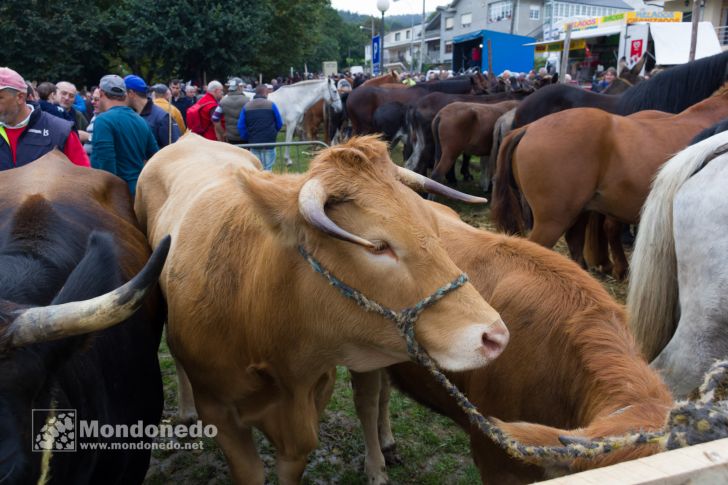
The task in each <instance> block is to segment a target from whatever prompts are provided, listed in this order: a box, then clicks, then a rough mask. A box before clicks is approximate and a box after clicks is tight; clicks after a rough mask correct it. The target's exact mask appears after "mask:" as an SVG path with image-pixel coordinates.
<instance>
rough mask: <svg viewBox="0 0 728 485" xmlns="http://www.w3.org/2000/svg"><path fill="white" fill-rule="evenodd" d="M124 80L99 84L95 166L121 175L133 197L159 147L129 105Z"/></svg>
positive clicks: (103, 80) (114, 78) (109, 78)
mask: <svg viewBox="0 0 728 485" xmlns="http://www.w3.org/2000/svg"><path fill="white" fill-rule="evenodd" d="M126 91H127V90H126V86H125V84H124V80H123V79H122V78H120V77H119V76H116V75H114V74H109V75H107V76H104V77H102V78H101V82H99V111H100V112H101V113H100V114H99V115H98V116H97V117H96V121H95V122H94V136H93V138H92V141H91V142H92V143H93V151H92V152H91V166H92V167H93V168H98V169H101V170H106V171H107V172H111V173H113V174H115V175H118V176H119V177H121V178H122V179H124V180H125V181H126V183H127V184H128V185H129V191H130V192H131V195H132V197H133V196H134V193H135V192H136V183H137V179H138V178H139V174H140V173H141V171H142V168H143V167H144V163H146V161H147V160H149V159H150V158H151V157H152V155H154V154H155V153H156V152H157V150H159V147H158V146H157V142H156V140H155V139H154V135H152V131H151V130H150V129H149V126H148V125H147V124H146V123H145V122H144V120H143V119H142V118H141V117H140V116H139V115H138V114H137V113H135V112H134V110H133V109H131V108H130V107H129V106H128V105H127V102H126Z"/></svg>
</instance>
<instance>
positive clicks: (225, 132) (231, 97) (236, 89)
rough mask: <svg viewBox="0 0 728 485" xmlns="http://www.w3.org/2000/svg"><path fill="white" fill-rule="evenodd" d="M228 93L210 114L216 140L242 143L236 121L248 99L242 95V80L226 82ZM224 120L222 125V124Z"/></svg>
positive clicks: (235, 79) (235, 78) (234, 79)
mask: <svg viewBox="0 0 728 485" xmlns="http://www.w3.org/2000/svg"><path fill="white" fill-rule="evenodd" d="M227 87H228V92H227V94H226V95H225V96H224V97H223V98H222V99H221V100H220V104H219V105H218V107H217V108H215V111H213V113H212V123H213V124H214V125H215V132H216V133H217V135H218V138H219V139H221V140H223V141H226V142H228V143H242V140H241V139H240V133H239V132H238V123H237V120H238V118H240V111H242V109H243V106H244V105H245V103H247V102H248V98H247V97H246V96H245V95H244V94H243V80H242V79H240V78H239V77H234V78H232V79H230V80H229V81H228V82H227ZM223 120H224V123H223Z"/></svg>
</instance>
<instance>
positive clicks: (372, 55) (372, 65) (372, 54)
mask: <svg viewBox="0 0 728 485" xmlns="http://www.w3.org/2000/svg"><path fill="white" fill-rule="evenodd" d="M367 28H368V27H366V26H364V25H360V26H359V29H361V30H364V29H367ZM373 41H374V16H372V27H371V37H370V38H369V50H371V48H372V42H373ZM369 73H370V74H371V75H372V76H373V75H374V52H371V56H370V57H369Z"/></svg>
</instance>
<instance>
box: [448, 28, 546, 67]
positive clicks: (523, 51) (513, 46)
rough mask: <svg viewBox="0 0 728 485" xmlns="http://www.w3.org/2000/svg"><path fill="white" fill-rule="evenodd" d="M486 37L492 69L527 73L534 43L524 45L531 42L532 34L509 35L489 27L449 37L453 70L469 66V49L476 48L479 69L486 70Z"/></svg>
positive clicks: (532, 56)
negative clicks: (479, 52)
mask: <svg viewBox="0 0 728 485" xmlns="http://www.w3.org/2000/svg"><path fill="white" fill-rule="evenodd" d="M488 40H490V42H491V46H492V48H493V71H494V73H495V74H500V73H501V72H503V71H505V70H506V69H508V70H510V71H513V72H528V71H530V70H531V69H533V58H534V46H532V45H530V46H529V45H524V44H530V43H532V42H535V41H536V39H534V38H533V37H526V36H524V35H511V34H504V33H502V32H495V31H493V30H477V31H475V32H469V33H467V34H463V35H459V36H457V37H455V38H453V40H452V43H453V51H452V64H453V67H452V69H453V71H459V70H460V69H461V68H466V69H467V68H468V67H470V66H471V65H472V64H473V62H472V51H473V49H480V45H481V44H482V45H483V47H482V49H481V52H482V55H481V60H480V68H481V70H483V71H484V70H487V69H488Z"/></svg>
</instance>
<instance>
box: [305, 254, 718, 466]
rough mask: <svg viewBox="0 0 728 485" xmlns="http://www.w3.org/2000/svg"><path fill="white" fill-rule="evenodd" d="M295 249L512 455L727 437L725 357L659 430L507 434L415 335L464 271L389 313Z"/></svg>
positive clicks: (536, 456) (548, 455) (540, 458)
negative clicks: (400, 341) (551, 436)
mask: <svg viewBox="0 0 728 485" xmlns="http://www.w3.org/2000/svg"><path fill="white" fill-rule="evenodd" d="M298 251H299V253H300V254H301V255H302V256H303V258H304V259H306V261H308V263H309V264H310V265H311V267H312V268H313V269H314V271H316V272H317V273H320V274H321V275H323V276H324V277H325V278H326V279H327V280H328V281H329V284H330V285H331V286H333V287H335V288H336V289H337V290H338V291H339V292H340V293H341V294H342V295H344V296H345V297H347V298H349V299H352V300H354V301H355V302H356V303H357V304H358V305H359V306H361V307H362V308H364V309H365V310H366V311H370V312H375V313H378V314H379V315H381V316H383V317H385V318H387V319H389V320H392V321H394V322H395V323H396V325H397V330H398V331H399V333H400V335H402V337H403V338H404V339H405V342H406V344H407V352H408V353H409V354H410V357H411V358H412V359H413V360H414V361H415V362H417V363H419V364H420V365H422V366H423V367H424V368H425V369H427V371H428V372H429V373H430V374H431V375H432V376H433V377H434V378H435V380H437V382H439V383H440V385H442V386H443V387H444V388H445V390H446V391H447V392H448V394H449V395H450V396H452V397H453V398H454V399H455V400H456V401H457V404H458V406H460V408H461V409H462V410H463V412H465V414H466V416H467V417H468V420H469V421H470V423H471V424H472V425H473V426H475V427H476V428H478V429H479V430H480V431H481V432H482V433H483V434H485V435H486V436H487V437H488V438H490V439H491V440H492V441H493V442H494V443H495V444H497V445H498V446H500V447H501V448H502V449H503V450H505V451H506V452H507V453H508V454H510V455H511V456H513V457H514V458H517V459H520V460H523V461H527V462H532V463H536V464H539V465H544V464H547V463H553V464H560V463H564V462H569V461H572V460H574V459H577V458H581V459H593V458H596V457H599V456H601V455H603V454H605V453H609V452H612V451H615V450H618V449H622V448H627V447H631V446H636V445H646V444H655V445H657V446H658V448H660V449H661V450H672V449H675V448H681V447H685V446H691V445H694V444H698V443H704V442H707V441H713V440H716V439H719V438H723V437H726V436H728V361H719V362H716V363H715V364H714V365H713V367H711V369H710V371H709V372H708V374H706V377H705V380H704V382H703V384H702V385H701V387H700V389H699V391H698V398H697V399H696V400H691V401H681V402H678V403H676V404H675V406H674V407H673V409H672V410H671V412H670V415H669V417H668V420H667V423H666V426H665V428H663V429H662V430H659V431H651V432H646V431H639V432H635V433H629V434H625V435H623V436H617V437H607V438H603V439H599V440H589V439H586V438H578V437H567V436H563V437H560V440H561V442H562V443H563V446H537V445H526V444H523V443H521V442H520V441H517V440H515V439H514V438H511V437H510V436H508V435H507V434H506V433H505V432H504V431H503V430H502V429H500V428H499V427H498V425H497V424H496V423H495V421H494V420H493V418H490V417H484V416H483V415H482V414H480V412H479V411H478V409H477V408H476V407H475V406H474V405H473V404H472V403H471V402H470V401H469V400H468V398H467V397H465V395H464V394H463V393H462V392H461V391H460V390H459V389H458V388H457V386H455V385H454V384H453V383H452V382H450V380H449V379H448V378H447V376H445V374H443V373H442V371H440V369H438V367H437V364H435V362H434V361H433V359H432V358H431V357H430V356H429V354H428V353H427V351H426V350H425V349H423V348H422V347H420V345H419V343H418V342H417V340H416V339H415V335H414V333H415V331H414V325H415V322H416V321H417V318H418V317H419V316H420V314H421V313H422V311H423V310H425V308H427V307H429V306H431V305H433V304H434V303H436V302H437V301H439V300H440V299H442V298H443V297H444V296H445V295H447V294H448V293H450V292H452V291H454V290H456V289H458V288H460V287H461V286H463V285H464V284H465V283H467V282H468V281H469V280H468V276H467V275H466V274H465V273H463V274H461V275H460V276H458V277H457V278H456V279H455V280H453V281H452V282H450V283H448V284H446V285H444V286H442V287H440V288H439V289H437V290H436V291H435V292H434V293H433V294H432V295H430V296H428V297H426V298H424V299H422V300H420V302H418V303H417V304H415V305H414V306H412V307H409V308H405V309H404V310H402V311H400V312H395V311H393V310H390V309H389V308H387V307H385V306H383V305H381V304H380V303H378V302H376V301H374V300H371V299H370V298H367V297H366V296H365V295H363V294H362V293H361V292H359V291H358V290H356V289H354V288H352V287H350V286H349V285H347V284H346V283H344V282H343V281H341V280H339V279H338V278H336V277H335V276H334V275H332V274H331V273H330V272H329V271H328V270H327V269H325V268H324V267H323V266H322V265H321V263H320V262H318V261H317V260H316V259H315V258H314V257H313V256H311V255H310V254H309V253H308V252H306V250H305V249H304V248H303V247H302V246H299V247H298Z"/></svg>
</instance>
